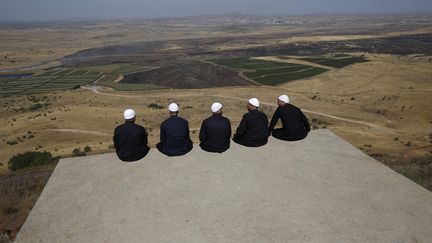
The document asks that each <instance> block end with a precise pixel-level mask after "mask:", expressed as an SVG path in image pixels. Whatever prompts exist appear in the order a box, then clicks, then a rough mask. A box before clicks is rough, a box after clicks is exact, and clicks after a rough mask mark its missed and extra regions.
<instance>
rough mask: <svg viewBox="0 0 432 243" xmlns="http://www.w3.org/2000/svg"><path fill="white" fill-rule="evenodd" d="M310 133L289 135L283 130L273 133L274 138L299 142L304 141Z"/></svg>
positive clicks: (275, 130)
mask: <svg viewBox="0 0 432 243" xmlns="http://www.w3.org/2000/svg"><path fill="white" fill-rule="evenodd" d="M307 135H308V133H307V132H306V131H305V132H303V133H299V134H296V135H287V134H286V133H285V131H284V130H282V129H274V130H273V132H272V136H273V137H274V138H277V139H280V140H284V141H299V140H303V139H305V138H306V137H307Z"/></svg>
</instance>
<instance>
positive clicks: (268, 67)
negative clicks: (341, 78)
mask: <svg viewBox="0 0 432 243" xmlns="http://www.w3.org/2000/svg"><path fill="white" fill-rule="evenodd" d="M211 61H212V62H213V63H215V64H218V65H221V66H225V67H229V68H234V69H239V70H241V71H242V72H243V74H244V75H245V76H246V77H248V78H249V79H252V80H254V81H256V82H258V83H260V84H263V85H274V86H275V85H279V84H283V83H286V82H289V81H293V80H299V79H305V78H310V77H313V76H316V75H319V74H322V73H325V72H327V71H328V69H325V68H321V67H314V66H309V65H303V64H295V63H286V62H273V61H262V60H255V59H250V58H231V59H216V60H211Z"/></svg>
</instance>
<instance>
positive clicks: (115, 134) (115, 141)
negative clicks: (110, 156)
mask: <svg viewBox="0 0 432 243" xmlns="http://www.w3.org/2000/svg"><path fill="white" fill-rule="evenodd" d="M118 140H119V138H118V131H117V128H116V129H115V130H114V136H113V142H114V148H116V149H118V148H119V141H118Z"/></svg>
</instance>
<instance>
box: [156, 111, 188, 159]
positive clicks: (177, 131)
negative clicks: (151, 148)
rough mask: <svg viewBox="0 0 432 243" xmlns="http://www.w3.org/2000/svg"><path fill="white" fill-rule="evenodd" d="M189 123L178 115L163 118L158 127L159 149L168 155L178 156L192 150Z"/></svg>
mask: <svg viewBox="0 0 432 243" xmlns="http://www.w3.org/2000/svg"><path fill="white" fill-rule="evenodd" d="M192 147H193V145H192V140H191V139H190V135H189V123H188V122H187V121H186V120H185V119H183V118H180V117H178V116H172V117H170V118H168V119H167V120H165V121H164V122H163V123H162V124H161V127H160V143H159V144H158V145H157V148H158V149H159V151H160V152H161V153H163V154H165V155H168V156H180V155H184V154H187V153H188V152H189V151H191V150H192Z"/></svg>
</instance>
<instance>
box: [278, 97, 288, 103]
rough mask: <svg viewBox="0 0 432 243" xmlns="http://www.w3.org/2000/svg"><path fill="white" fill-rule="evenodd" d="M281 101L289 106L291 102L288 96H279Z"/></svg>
mask: <svg viewBox="0 0 432 243" xmlns="http://www.w3.org/2000/svg"><path fill="white" fill-rule="evenodd" d="M279 100H280V101H282V102H283V103H285V104H288V103H289V102H290V100H289V97H288V95H281V96H279Z"/></svg>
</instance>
